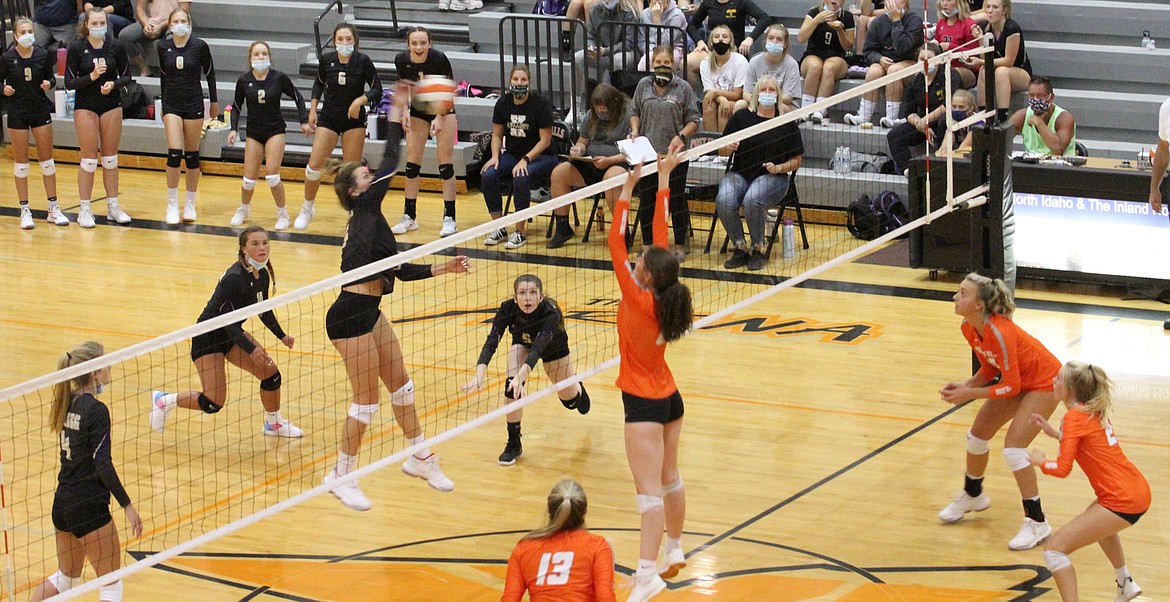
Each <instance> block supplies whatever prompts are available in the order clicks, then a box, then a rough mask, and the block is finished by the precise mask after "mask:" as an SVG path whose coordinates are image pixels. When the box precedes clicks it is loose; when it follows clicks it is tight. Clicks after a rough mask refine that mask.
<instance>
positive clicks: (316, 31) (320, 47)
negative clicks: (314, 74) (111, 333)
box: [0, 0, 398, 63]
mask: <svg viewBox="0 0 1170 602" xmlns="http://www.w3.org/2000/svg"><path fill="white" fill-rule="evenodd" d="M0 1H3V0H0ZM334 6H336V7H337V14H338V15H341V14H344V13H345V7H343V6H342V5H341V0H333V2H330V3H329V4H327V5H326V6H325V8H324V9H322V10H321V14H319V15H317V18H316V19H314V20H313V41H314V43H315V44H316V46H315V47H316V50H317V63H320V62H321V53H322V52H324V51H325V46H327V45H328V44H332V43H333V38H330V39H329V42H328V43H327V44H322V43H321V19H324V18H325V15H327V14H329V11H331V10H333V7H334ZM390 6H391V8H393V6H394V2H393V0H391V2H390ZM394 25H395V27H397V26H398V18H397V17H395V18H394Z"/></svg>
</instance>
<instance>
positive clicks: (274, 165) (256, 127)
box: [228, 42, 313, 231]
mask: <svg viewBox="0 0 1170 602" xmlns="http://www.w3.org/2000/svg"><path fill="white" fill-rule="evenodd" d="M248 61H249V65H250V67H251V69H249V70H248V71H245V72H244V74H243V75H241V76H240V79H238V80H237V81H236V94H235V100H234V102H233V103H232V105H233V107H234V108H235V110H234V111H232V123H231V126H232V130H231V131H230V132H228V145H234V144H235V143H236V139H237V138H238V137H239V130H240V113H242V112H244V110H245V109H247V111H248V130H247V134H248V137H247V140H246V141H245V142H244V181H243V183H242V184H241V187H240V207H239V208H238V209H236V213H235V215H233V216H232V220H231V225H232V226H241V225H243V224H244V221H245V220H247V219H248V215H249V213H250V212H251V210H252V194H253V191H254V190H255V189H256V180H257V179H259V177H260V164H261V163H263V164H264V172H265V175H264V181H265V183H267V184H268V188H269V189H270V190H272V199H273V200H274V201H276V226H275V229H276V230H278V231H279V230H287V229H288V226H289V224H290V223H291V221H292V219H291V218H290V217H289V215H288V209H287V208H286V207H285V195H284V184H283V183H282V182H281V181H280V164H281V163H282V162H283V161H284V143H285V138H286V134H285V128H286V125H285V122H284V115H283V114H282V113H281V110H280V99H281V98H282V97H286V98H290V99H292V100H293V102H295V103H296V105H297V117H298V118H299V119H300V122H301V133H303V134H304V135H305V136H312V134H313V132H312V130H310V129H309V113H308V111H307V110H306V109H305V99H304V97H303V96H301V93H300V91H299V90H297V89H296V87H294V86H293V83H292V80H291V79H289V77H288V76H287V75H285V74H284V73H281V72H280V71H277V70H275V69H273V68H272V51H271V50H270V49H269V48H268V43H267V42H252V45H251V46H250V47H249V48H248Z"/></svg>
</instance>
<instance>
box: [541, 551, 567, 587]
mask: <svg viewBox="0 0 1170 602" xmlns="http://www.w3.org/2000/svg"><path fill="white" fill-rule="evenodd" d="M571 568H573V553H572V552H556V553H552V552H545V553H544V554H541V555H540V570H538V571H537V573H536V584H537V585H564V584H566V583H568V582H569V569H571Z"/></svg>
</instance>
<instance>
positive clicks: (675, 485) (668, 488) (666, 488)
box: [662, 477, 683, 493]
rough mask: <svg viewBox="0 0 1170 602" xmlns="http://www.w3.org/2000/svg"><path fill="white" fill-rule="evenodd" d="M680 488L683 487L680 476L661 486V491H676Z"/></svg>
mask: <svg viewBox="0 0 1170 602" xmlns="http://www.w3.org/2000/svg"><path fill="white" fill-rule="evenodd" d="M682 488H683V480H682V477H679V478H678V480H677V481H675V482H673V483H671V484H669V485H663V486H662V493H674V492H676V491H681V490H682Z"/></svg>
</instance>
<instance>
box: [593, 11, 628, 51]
mask: <svg viewBox="0 0 1170 602" xmlns="http://www.w3.org/2000/svg"><path fill="white" fill-rule="evenodd" d="M637 22H638V16H637V15H635V14H634V13H633V11H630V10H627V9H626V7H625V5H623V4H622V3H621V2H620V1H619V2H618V5H617V6H616V7H615V8H614V9H613V10H609V9H607V8H605V4H604V3H603V2H596V3H594V4H593V8H592V9H590V11H589V44H590V45H592V46H601V47H603V48H608V49H609V54H610V55H614V54H617V53H619V52H628V51H630V50H633V47H632V45H631V43H632V42H633V41H634V35H633V34H634V29H636V28H635V27H629V28H623V27H622V26H620V25H615V24H614V23H637Z"/></svg>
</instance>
